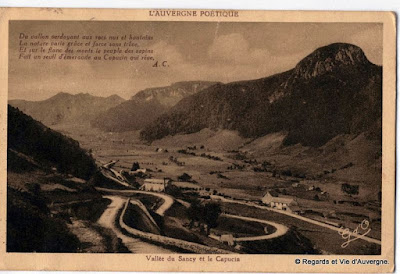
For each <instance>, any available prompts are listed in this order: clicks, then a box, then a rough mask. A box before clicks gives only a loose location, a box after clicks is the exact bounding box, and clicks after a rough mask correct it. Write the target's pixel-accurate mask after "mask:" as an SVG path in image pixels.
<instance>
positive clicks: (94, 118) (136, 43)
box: [4, 9, 394, 271]
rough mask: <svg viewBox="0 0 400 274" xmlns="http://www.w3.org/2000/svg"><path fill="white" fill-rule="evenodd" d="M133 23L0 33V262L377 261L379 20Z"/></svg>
mask: <svg viewBox="0 0 400 274" xmlns="http://www.w3.org/2000/svg"><path fill="white" fill-rule="evenodd" d="M50 12H51V13H52V14H54V16H62V14H63V10H62V9H52V10H51V11H50ZM143 12H147V11H143ZM146 14H148V17H147V20H134V19H133V20H122V21H121V20H118V21H116V20H115V21H113V20H97V19H96V18H95V17H93V18H92V19H90V20H44V19H43V20H17V19H15V20H9V21H8V80H7V81H8V92H7V94H8V95H7V148H6V149H7V156H6V162H7V174H6V176H7V184H6V187H4V189H5V188H6V190H5V191H6V198H7V203H6V224H5V226H6V237H5V249H6V253H10V254H12V253H14V254H15V253H21V254H22V253H24V254H26V253H27V254H29V253H36V254H38V253H62V254H68V253H89V254H94V253H96V254H98V253H102V254H104V253H114V254H129V253H133V254H143V255H145V256H143V259H142V260H143V261H145V262H146V263H147V264H152V263H154V264H157V263H161V262H165V261H167V260H168V261H175V263H179V262H184V263H193V264H195V263H196V262H197V263H199V264H200V263H201V262H205V261H207V260H209V261H211V260H214V261H216V262H219V263H221V265H220V267H222V266H223V264H227V265H228V264H236V267H237V265H238V264H240V262H241V260H242V259H241V258H242V257H240V255H245V254H247V255H249V254H253V255H254V254H264V255H267V254H268V255H271V254H274V255H312V256H311V257H304V258H311V259H312V260H309V261H307V260H306V259H303V257H296V258H300V259H301V260H300V259H296V260H294V259H292V260H291V261H293V264H301V265H304V264H306V265H307V264H313V265H315V264H321V265H323V264H326V262H324V260H325V259H326V257H321V256H326V255H340V256H341V255H353V257H339V258H350V259H354V260H359V261H354V262H352V263H351V264H353V265H356V264H358V265H367V264H373V265H374V266H379V265H385V264H389V261H388V260H374V262H373V263H371V262H370V261H371V260H370V259H368V257H362V256H364V255H366V256H371V255H377V256H381V255H388V254H383V250H384V249H383V247H382V246H383V240H384V239H383V238H384V237H385V236H384V235H385V230H384V229H385V227H384V226H383V223H384V222H383V214H382V212H383V203H384V201H383V200H384V198H383V197H384V195H383V194H382V193H383V192H384V191H386V192H387V191H388V190H389V189H388V188H386V190H384V185H385V181H384V180H385V172H383V162H385V161H383V160H382V159H383V157H384V155H383V154H384V153H383V147H385V142H383V131H382V129H383V127H384V126H385V122H384V119H383V117H385V116H384V115H383V113H384V109H383V106H384V102H383V94H384V92H383V86H384V81H383V79H384V74H383V71H385V69H386V68H385V62H384V24H383V23H382V22H369V21H365V22H362V21H361V22H340V21H338V22H309V21H308V22H306V21H304V22H285V21H282V22H267V21H260V22H246V21H240V20H238V21H234V20H235V19H237V17H240V12H239V11H219V12H218V13H215V12H213V11H201V10H190V11H184V10H180V11H179V12H178V11H174V10H151V11H149V12H147V13H146ZM187 17H197V18H199V19H201V18H213V17H223V18H224V20H225V21H190V20H185V19H182V18H187ZM160 18H162V19H163V20H160ZM177 18H179V20H177ZM229 20H231V21H229ZM393 103H394V102H393ZM383 125H384V126H383ZM386 145H387V143H386ZM383 173H384V174H383ZM388 180H391V179H390V178H389V177H388ZM389 183H390V181H389ZM389 183H387V185H386V186H387V187H389V188H391V187H392V186H391V185H390V184H389ZM393 186H394V185H393ZM389 192H390V193H394V189H392V190H389ZM390 193H387V194H390ZM388 201H389V200H388ZM386 228H389V227H386ZM199 254H200V255H204V254H208V255H215V256H214V257H207V256H200V257H199V256H193V255H199ZM170 255H174V256H170ZM175 255H176V256H175ZM354 256H356V257H354ZM357 256H359V257H357ZM360 256H361V257H360ZM126 258H128V257H126ZM293 258H295V257H293ZM374 258H380V259H384V258H382V257H371V259H374ZM297 260H298V261H297ZM304 260H305V261H304ZM375 261H376V262H375ZM349 262H350V261H349ZM332 263H333V264H334V262H332V261H331V262H330V261H329V260H327V264H332ZM340 264H344V263H343V262H341V263H340ZM221 270H222V268H220V270H219V271H221ZM179 271H182V270H179Z"/></svg>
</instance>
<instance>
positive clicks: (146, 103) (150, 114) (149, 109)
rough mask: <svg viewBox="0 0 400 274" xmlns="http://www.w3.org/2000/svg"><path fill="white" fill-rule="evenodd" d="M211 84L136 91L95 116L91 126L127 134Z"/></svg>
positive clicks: (193, 84) (189, 82) (211, 83)
mask: <svg viewBox="0 0 400 274" xmlns="http://www.w3.org/2000/svg"><path fill="white" fill-rule="evenodd" d="M215 84H216V83H215V82H204V81H188V82H178V83H174V84H172V85H170V86H166V87H159V88H150V89H145V90H142V91H140V92H138V93H137V94H136V95H134V96H132V98H131V99H130V100H128V101H125V102H123V103H121V104H119V105H117V106H115V107H113V108H110V109H108V110H107V111H104V112H102V113H101V114H99V115H98V116H97V117H96V119H94V120H93V121H92V123H91V124H92V125H93V126H94V127H97V128H100V129H102V130H105V131H130V130H139V129H142V128H144V127H145V126H147V125H149V124H150V123H151V122H153V121H154V120H155V119H156V118H158V117H159V116H160V115H161V114H163V113H165V112H166V111H168V110H169V109H170V108H171V107H173V106H174V105H175V104H177V103H178V102H179V101H180V100H181V99H183V98H186V97H188V96H191V95H193V94H196V93H197V92H199V91H201V90H204V89H206V88H208V87H210V86H212V85H215Z"/></svg>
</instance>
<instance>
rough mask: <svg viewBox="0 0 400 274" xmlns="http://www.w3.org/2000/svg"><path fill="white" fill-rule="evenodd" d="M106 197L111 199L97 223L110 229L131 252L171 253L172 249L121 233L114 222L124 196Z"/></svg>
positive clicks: (121, 206)
mask: <svg viewBox="0 0 400 274" xmlns="http://www.w3.org/2000/svg"><path fill="white" fill-rule="evenodd" d="M103 197H104V198H106V199H109V200H111V204H109V205H108V207H107V209H106V210H105V211H104V213H103V215H101V217H100V219H99V220H98V221H97V223H98V224H99V225H101V226H103V227H106V228H109V229H111V230H112V231H113V232H114V233H115V235H116V236H117V237H118V238H120V239H121V241H122V243H123V244H124V245H125V246H126V247H127V248H128V249H129V251H131V252H132V253H152V254H157V253H171V252H172V251H171V250H169V249H166V248H163V247H160V246H158V245H154V244H150V243H147V242H144V241H142V240H140V239H138V238H134V237H129V236H126V235H125V234H123V233H122V232H121V231H120V230H119V229H118V228H117V227H116V226H115V222H116V220H117V219H118V212H119V211H120V210H121V209H122V208H123V207H124V205H125V203H126V198H121V197H118V196H114V195H106V196H103Z"/></svg>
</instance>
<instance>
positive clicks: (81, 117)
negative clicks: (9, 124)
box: [9, 92, 124, 126]
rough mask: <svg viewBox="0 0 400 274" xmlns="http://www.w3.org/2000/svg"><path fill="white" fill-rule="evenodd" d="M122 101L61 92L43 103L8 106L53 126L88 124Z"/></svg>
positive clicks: (22, 103)
mask: <svg viewBox="0 0 400 274" xmlns="http://www.w3.org/2000/svg"><path fill="white" fill-rule="evenodd" d="M123 101H124V99H122V98H121V97H119V96H118V95H112V96H109V97H97V96H92V95H90V94H87V93H79V94H76V95H73V94H69V93H63V92H61V93H58V94H57V95H55V96H53V97H51V98H49V99H47V100H44V101H25V100H10V101H9V104H10V105H12V106H14V107H17V108H19V109H20V110H21V111H23V112H24V113H26V114H28V115H30V116H32V117H33V118H34V119H36V120H38V121H40V122H42V123H43V124H45V125H46V126H54V125H60V124H89V122H90V121H91V120H92V119H94V118H95V117H96V116H97V115H98V114H99V113H101V112H103V111H106V110H108V109H109V108H112V107H114V106H116V105H118V104H120V103H122V102H123Z"/></svg>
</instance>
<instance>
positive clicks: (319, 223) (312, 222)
mask: <svg viewBox="0 0 400 274" xmlns="http://www.w3.org/2000/svg"><path fill="white" fill-rule="evenodd" d="M211 199H214V200H220V201H222V202H225V203H233V204H240V205H245V206H251V207H256V208H260V209H264V210H269V211H273V212H276V213H279V214H283V215H287V216H290V217H293V218H296V219H299V220H302V221H304V222H308V223H311V224H314V225H317V226H320V227H324V228H328V229H330V230H334V231H337V232H341V231H342V229H340V228H338V227H336V226H333V225H329V224H326V223H322V222H319V221H316V220H313V219H310V218H306V217H303V216H300V215H297V214H294V213H290V212H287V211H283V210H279V209H275V208H271V207H267V206H261V205H257V204H254V203H246V202H241V201H237V200H231V199H227V198H224V197H221V196H217V197H213V195H211ZM349 233H350V234H351V235H352V236H353V237H358V236H359V235H358V234H355V233H353V232H352V231H351V230H350V232H349ZM359 239H360V240H364V241H367V242H370V243H374V244H378V245H381V241H379V240H377V239H374V238H370V237H367V236H363V237H361V238H359Z"/></svg>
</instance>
